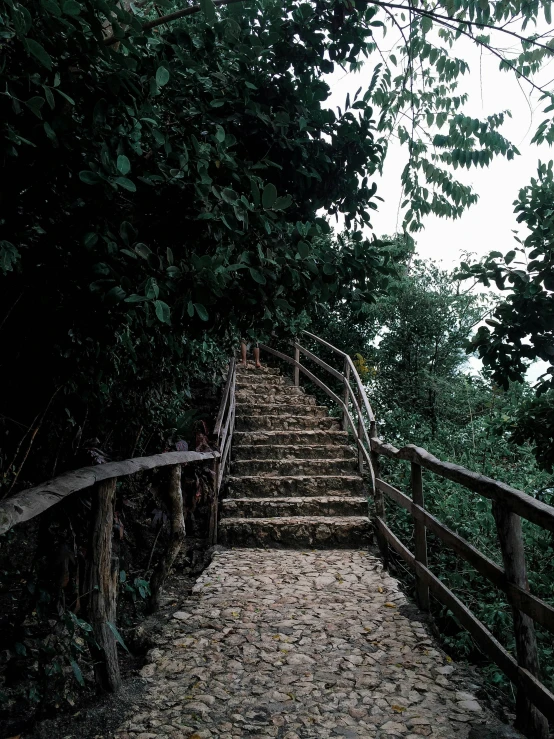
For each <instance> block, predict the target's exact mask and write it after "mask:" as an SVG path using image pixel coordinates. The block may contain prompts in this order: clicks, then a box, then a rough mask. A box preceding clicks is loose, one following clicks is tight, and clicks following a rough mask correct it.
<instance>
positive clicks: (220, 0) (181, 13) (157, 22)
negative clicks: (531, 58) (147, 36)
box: [104, 0, 554, 54]
mask: <svg viewBox="0 0 554 739" xmlns="http://www.w3.org/2000/svg"><path fill="white" fill-rule="evenodd" d="M243 1H244V0H214V5H215V6H216V7H221V6H225V5H231V4H233V3H240V2H243ZM370 4H371V5H377V6H379V7H381V8H394V9H395V10H404V11H408V12H413V13H416V14H417V15H423V16H427V17H428V18H431V19H432V20H436V21H437V22H438V23H441V24H443V25H444V24H445V23H446V22H449V23H461V24H463V25H466V26H470V27H473V26H476V27H477V28H490V29H492V30H493V31H498V32H499V33H505V34H507V35H508V36H513V37H514V38H517V39H519V40H520V41H524V42H525V43H528V44H534V45H535V46H538V47H540V48H541V49H545V50H546V51H548V52H550V53H551V54H554V50H553V49H551V48H550V47H549V46H547V45H546V44H541V43H539V42H538V41H537V40H535V39H530V38H526V37H525V36H522V35H521V34H519V33H516V32H515V31H509V30H508V29H507V28H504V27H502V26H495V25H494V24H492V23H484V22H477V21H468V20H465V19H461V18H452V17H451V16H449V15H439V14H438V13H435V12H433V11H430V10H424V9H423V8H418V7H414V6H413V5H410V4H409V3H408V5H402V4H400V3H389V2H383V0H372V2H371V3H370ZM200 10H201V7H200V5H190V6H189V7H187V8H183V10H177V11H176V12H175V13H169V14H168V15H164V16H161V17H160V18H155V19H154V20H152V21H147V22H146V23H143V25H142V30H143V31H147V30H149V29H150V28H155V27H156V26H161V25H163V24H164V23H169V22H171V21H176V20H178V19H179V18H184V17H185V16H187V15H192V14H193V13H198V12H199V11H200ZM454 30H457V29H454ZM465 35H466V36H469V37H470V38H472V39H473V40H475V38H474V37H473V36H472V35H471V34H469V33H467V32H466V34H465ZM121 40H122V39H120V38H116V37H115V36H113V35H112V36H107V37H106V38H105V39H104V44H105V45H106V46H111V45H112V44H116V43H117V42H118V41H121Z"/></svg>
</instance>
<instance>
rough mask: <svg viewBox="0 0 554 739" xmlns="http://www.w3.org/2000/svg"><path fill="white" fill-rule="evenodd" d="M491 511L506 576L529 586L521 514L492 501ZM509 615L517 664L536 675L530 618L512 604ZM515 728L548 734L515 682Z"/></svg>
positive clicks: (537, 738)
mask: <svg viewBox="0 0 554 739" xmlns="http://www.w3.org/2000/svg"><path fill="white" fill-rule="evenodd" d="M492 512H493V516H494V520H495V522H496V531H497V533H498V540H499V543H500V549H501V551H502V560H503V563H504V572H505V574H506V579H507V580H508V581H509V582H512V583H514V585H518V586H519V587H520V588H523V589H524V590H529V582H528V580H527V566H526V563H525V549H524V544H523V532H522V529H521V518H520V517H519V516H518V515H517V514H515V513H513V512H512V511H510V510H509V509H508V508H507V507H506V506H503V505H501V504H499V503H496V502H493V504H492ZM512 617H513V622H514V635H515V640H516V652H517V661H518V664H519V666H520V667H523V668H524V669H526V670H528V671H529V672H530V673H531V675H533V676H534V677H537V678H538V677H539V657H538V652H537V640H536V637H535V626H534V623H533V619H532V618H530V617H529V616H527V615H526V614H524V613H522V612H521V611H520V610H519V609H518V608H516V607H515V606H514V607H512ZM516 728H518V729H519V730H520V731H521V732H522V733H524V734H525V736H527V737H530V738H531V737H533V739H548V737H549V735H550V734H549V730H548V721H547V720H546V717H545V716H543V714H542V713H541V712H540V711H539V710H538V708H536V706H534V705H533V704H532V703H531V701H530V700H529V697H528V695H527V693H526V691H525V690H524V689H523V688H522V687H521V686H518V689H517V695H516Z"/></svg>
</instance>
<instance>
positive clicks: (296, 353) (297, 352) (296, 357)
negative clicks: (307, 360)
mask: <svg viewBox="0 0 554 739" xmlns="http://www.w3.org/2000/svg"><path fill="white" fill-rule="evenodd" d="M294 361H295V362H300V348H299V346H298V342H296V341H295V342H294ZM293 376H294V385H295V387H299V386H300V369H299V368H298V367H297V366H296V365H294V371H293Z"/></svg>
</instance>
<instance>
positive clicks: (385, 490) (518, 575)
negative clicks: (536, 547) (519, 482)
mask: <svg viewBox="0 0 554 739" xmlns="http://www.w3.org/2000/svg"><path fill="white" fill-rule="evenodd" d="M371 451H372V453H373V454H374V455H376V456H377V455H383V456H386V457H389V458H391V459H399V460H404V461H408V462H410V463H411V466H412V496H413V497H412V498H409V497H408V496H407V495H405V494H404V493H402V492H401V491H400V490H397V489H396V488H395V487H393V486H392V485H390V484H389V483H387V482H385V481H384V480H382V479H381V477H380V476H379V477H378V478H377V480H376V485H375V491H376V494H377V495H376V497H379V496H382V495H383V494H384V495H386V496H387V497H388V498H389V499H391V500H393V501H394V502H395V503H397V504H398V505H400V506H401V507H402V508H404V509H405V510H407V511H408V512H409V513H410V514H411V516H412V519H413V521H414V533H415V544H416V546H415V555H414V554H412V553H411V552H410V551H409V549H408V548H407V547H406V546H405V545H404V544H403V543H402V542H401V541H400V540H399V539H398V538H397V537H396V536H395V535H394V534H393V532H392V531H391V530H390V528H389V527H388V526H387V525H386V523H385V511H384V506H383V505H381V506H380V513H379V515H378V516H377V521H376V528H377V531H378V533H379V542H380V546H381V547H382V551H383V554H384V555H385V556H386V550H385V549H384V548H383V544H382V542H386V545H390V546H391V547H392V548H393V549H394V551H396V553H397V554H399V555H400V557H402V559H404V561H405V562H406V563H407V564H408V566H409V567H411V568H412V569H413V570H414V572H415V576H416V582H417V592H418V599H419V601H420V605H421V606H422V607H427V608H428V590H429V589H430V590H431V591H432V592H433V593H434V594H435V596H436V597H437V598H438V599H439V600H440V601H441V602H442V603H443V604H444V605H446V606H447V607H448V608H449V609H450V610H451V611H452V612H453V613H454V615H455V616H456V617H457V618H458V620H459V621H460V622H461V624H462V625H463V626H465V628H466V629H467V630H468V631H469V632H470V634H471V635H472V637H473V638H474V639H475V641H476V642H477V644H479V646H480V647H481V649H482V650H483V651H484V652H485V654H487V655H488V656H489V657H490V658H491V659H492V660H493V661H494V662H496V664H497V665H498V666H499V667H500V668H501V669H502V670H503V672H504V673H505V674H506V675H507V676H508V678H509V679H510V680H511V681H512V682H513V683H514V684H515V685H516V686H517V688H518V700H517V704H516V711H517V717H518V723H519V725H520V728H522V730H523V732H524V733H525V734H526V736H528V737H529V738H530V739H548V736H549V732H548V720H547V717H548V718H550V719H554V695H553V694H552V693H551V692H550V691H549V690H548V689H547V688H546V687H545V686H544V685H543V684H542V683H541V682H540V680H539V679H538V675H539V660H538V650H537V642H536V637H535V629H534V621H536V622H537V623H539V624H540V625H541V626H543V627H544V628H546V629H548V630H549V631H551V632H553V633H554V607H552V606H551V605H550V604H548V603H546V602H545V601H543V600H542V599H540V598H537V597H536V596H534V595H533V594H532V593H531V592H530V591H529V583H528V580H527V568H526V564H525V551H524V540H523V532H522V528H521V519H520V515H521V516H524V517H525V518H527V519H528V520H529V521H532V522H533V523H535V524H537V525H539V526H542V527H543V528H544V529H548V530H550V531H554V507H552V506H549V505H547V504H546V503H542V502H541V501H539V500H535V498H532V497H531V496H530V495H527V494H526V493H524V492H522V491H521V490H516V489H515V488H512V487H510V486H509V485H506V484H504V483H501V482H498V481H497V480H493V479H491V478H490V477H486V476H484V475H480V474H478V473H476V472H471V471H470V470H467V469H465V468H464V467H460V466H459V465H455V464H451V463H450V462H442V461H441V460H440V459H437V457H435V456H433V455H432V454H430V453H429V452H427V451H426V450H425V449H421V448H420V447H416V446H413V445H408V446H405V447H403V448H402V449H396V448H395V447H393V446H391V445H390V444H385V443H383V442H382V441H380V440H379V439H376V438H372V439H371ZM376 467H378V465H376ZM422 468H426V469H428V470H430V471H432V472H433V473H434V474H436V475H439V476H440V477H443V478H445V479H448V480H452V481H453V482H456V483H459V484H461V485H463V486H464V487H465V488H468V489H469V490H472V491H474V492H476V493H478V494H480V495H482V496H483V497H486V498H489V499H490V500H491V501H492V508H493V515H494V519H495V522H496V530H497V535H498V541H499V544H500V550H501V553H502V559H503V563H504V568H501V567H499V566H498V565H497V564H495V563H494V562H492V561H491V560H490V559H488V558H487V557H485V556H484V555H483V554H482V553H481V552H479V550H477V549H476V548H475V547H473V546H472V545H471V544H469V542H467V541H466V540H465V539H463V538H462V537H461V536H459V535H458V534H456V533H455V532H454V531H451V530H450V529H448V528H447V527H446V526H443V524H441V523H440V521H438V520H437V519H436V518H435V517H434V516H432V515H431V514H430V513H429V512H428V511H426V510H425V507H424V499H423V487H422V479H421V469H422ZM418 470H419V472H418ZM427 528H428V529H429V530H430V531H432V532H433V533H434V534H435V535H436V536H438V537H439V539H441V541H443V542H444V543H445V544H446V545H447V546H449V547H450V548H451V549H452V550H453V551H454V552H455V553H456V554H458V555H459V556H461V557H462V558H463V559H465V560H466V561H468V562H469V563H470V564H471V565H472V566H473V567H474V568H475V569H476V570H477V571H478V572H479V573H480V574H481V575H483V576H484V577H486V578H487V579H488V580H489V582H491V583H492V584H493V585H495V586H497V587H498V588H500V589H501V590H503V591H504V592H505V593H506V595H507V598H508V602H509V603H510V605H511V606H512V614H513V631H514V636H515V642H516V652H517V659H514V657H513V656H512V655H510V654H509V653H508V652H507V651H506V650H505V649H504V648H503V647H502V646H501V645H500V644H499V643H498V642H497V640H496V639H495V638H494V637H493V636H492V634H491V633H490V632H489V631H488V630H487V629H486V628H485V626H484V625H483V624H482V623H481V622H480V621H479V620H478V619H477V618H476V617H475V616H474V615H473V614H472V613H471V612H470V611H469V610H468V608H467V607H466V606H465V605H464V604H463V603H462V602H461V601H460V600H459V599H458V598H457V597H456V596H455V595H454V594H453V593H452V591H451V590H450V589H449V588H448V587H447V586H446V585H445V584H444V583H443V582H441V581H440V580H439V579H438V578H437V577H436V576H435V575H434V574H433V573H432V572H431V571H430V570H429V568H428V565H427V544H426V538H425V532H426V529H427ZM426 594H427V595H426ZM422 600H423V601H425V600H427V603H425V602H422Z"/></svg>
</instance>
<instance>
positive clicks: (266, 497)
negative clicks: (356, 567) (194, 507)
mask: <svg viewBox="0 0 554 739" xmlns="http://www.w3.org/2000/svg"><path fill="white" fill-rule="evenodd" d="M236 403H237V405H236V431H235V434H234V437H233V439H234V441H233V461H232V462H231V474H230V476H229V477H228V478H227V486H226V497H225V498H224V499H223V500H222V501H221V507H220V522H219V535H218V540H219V542H220V543H221V544H223V545H224V546H230V547H277V548H295V549H298V548H312V549H314V548H334V549H336V548H355V549H359V548H360V547H363V546H367V544H368V543H369V541H370V538H371V533H370V522H369V519H368V517H367V496H366V492H365V486H364V483H363V480H362V478H361V476H360V475H359V473H358V471H357V460H356V454H355V451H354V449H353V448H352V447H351V446H349V445H348V439H347V434H346V432H345V431H341V430H340V425H339V422H338V420H337V419H335V418H330V417H329V415H328V411H327V408H326V407H322V406H318V405H316V400H315V398H314V397H312V396H310V395H308V394H306V393H305V392H304V390H303V389H302V388H298V387H295V386H294V385H293V384H292V382H291V381H289V380H286V379H285V378H284V377H282V376H281V374H280V372H279V370H277V369H273V368H270V367H263V368H262V369H261V370H256V369H255V368H254V366H253V365H250V364H249V365H248V367H247V368H243V367H240V366H239V367H238V368H237V388H236Z"/></svg>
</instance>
